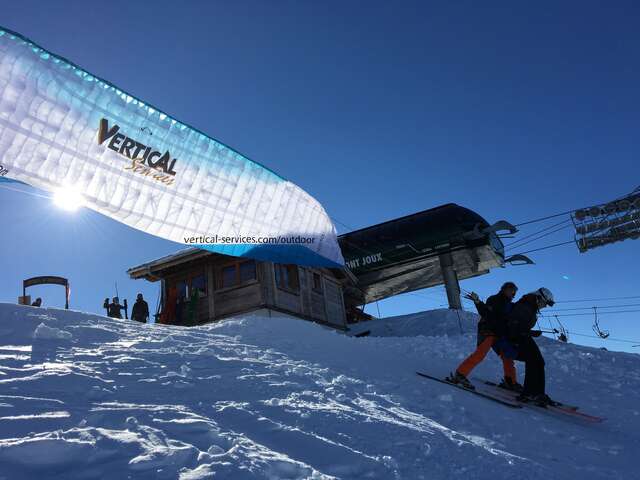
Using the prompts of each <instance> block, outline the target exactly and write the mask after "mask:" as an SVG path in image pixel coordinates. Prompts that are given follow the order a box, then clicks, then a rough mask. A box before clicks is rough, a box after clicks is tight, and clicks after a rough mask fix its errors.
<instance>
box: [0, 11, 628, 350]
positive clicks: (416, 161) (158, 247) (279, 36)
mask: <svg viewBox="0 0 640 480" xmlns="http://www.w3.org/2000/svg"><path fill="white" fill-rule="evenodd" d="M639 20H640V6H638V4H637V3H635V2H623V1H620V2H615V4H606V3H604V2H583V1H581V2H506V1H505V2H426V1H425V2H408V1H406V2H379V3H378V2H342V1H341V2H338V1H329V2H311V1H308V2H285V1H278V2H275V1H273V2H267V1H258V2H245V1H239V2H203V1H202V2H196V1H192V2H180V3H177V2H162V1H160V2H153V3H151V2H120V1H112V2H108V3H97V4H95V5H93V6H89V5H88V4H87V3H86V2H73V1H66V2H58V3H56V4H55V8H51V7H50V8H44V7H43V3H42V2H35V1H22V2H19V3H16V2H14V3H12V4H11V6H10V7H6V8H4V9H3V15H2V20H1V22H2V25H3V26H5V27H7V28H9V29H12V30H15V31H17V32H19V33H21V34H23V35H25V36H27V37H29V38H31V39H32V40H34V41H35V42H36V43H38V44H40V45H42V46H43V47H45V48H47V49H48V50H50V51H52V52H54V53H57V54H59V55H62V56H64V57H66V58H68V59H70V60H71V61H73V62H75V63H77V64H78V65H80V66H82V67H83V68H85V69H86V70H87V71H89V72H91V73H94V74H96V75H98V76H100V77H102V78H105V79H107V80H109V81H111V82H113V83H114V84H115V85H117V86H119V87H121V88H122V89H124V90H125V91H127V92H130V93H131V94H133V95H135V96H137V97H139V98H141V99H143V100H145V101H147V102H149V103H151V104H154V105H157V106H158V107H159V108H161V109H162V110H164V111H166V112H167V113H170V114H171V115H173V116H174V117H175V118H178V119H180V120H181V121H183V122H185V123H187V124H189V125H192V126H194V127H196V128H198V129H200V130H202V131H204V132H206V133H207V134H209V135H211V136H213V137H214V138H217V139H219V140H220V141H222V142H224V143H226V144H228V145H231V146H233V147H234V148H236V149H237V150H239V151H240V152H242V153H243V154H245V155H247V156H248V157H250V158H252V159H254V160H256V161H257V162H260V163H262V164H264V165H265V166H267V167H269V168H271V169H273V170H275V171H276V172H278V173H280V174H281V175H283V176H284V177H286V178H288V179H290V180H291V181H293V182H295V183H297V184H298V185H300V186H301V187H302V188H304V189H305V190H307V191H308V192H309V193H311V194H312V195H313V196H315V197H316V198H317V199H318V200H320V202H322V203H323V205H324V206H325V208H326V209H327V211H328V212H329V214H330V215H331V216H332V217H333V218H334V219H336V220H337V221H338V222H339V223H337V226H338V228H339V230H340V231H341V232H343V231H347V230H348V229H347V228H346V227H345V225H348V226H349V227H352V228H360V227H364V226H367V225H371V224H374V223H378V222H381V221H384V220H388V219H391V218H395V217H398V216H401V215H406V214H409V213H413V212H416V211H420V210H423V209H426V208H431V207H434V206H437V205H440V204H443V203H448V202H455V203H458V204H460V205H464V206H466V207H469V208H471V209H473V210H475V211H477V212H478V213H480V214H481V215H482V216H484V217H485V218H486V219H487V220H488V221H490V222H494V221H496V220H499V219H506V220H509V221H511V222H513V223H520V222H524V221H527V220H530V219H533V218H538V217H541V216H544V215H546V214H552V213H556V212H561V211H565V210H570V209H573V208H579V207H583V206H587V205H591V204H594V203H598V202H602V201H607V200H610V199H612V198H615V197H618V196H620V195H623V194H625V193H628V192H630V191H631V190H633V189H634V188H636V187H637V186H638V185H640V162H639V158H638V152H639V150H640V149H639V147H640V141H639V138H640V137H639V135H638V133H637V127H638V124H639V120H640V93H639V90H638V85H639V84H640V57H638V55H637V52H638V51H639V50H640V33H638V29H637V25H638V21H639ZM0 205H1V206H2V207H1V210H0V211H1V212H2V225H3V234H2V236H1V238H2V243H1V247H0V265H2V272H3V275H2V276H1V277H0V300H2V301H15V300H16V297H17V296H18V295H19V294H20V290H21V286H20V285H21V280H22V279H23V278H26V277H29V276H32V275H38V274H58V275H64V276H67V277H69V278H70V279H71V283H72V302H71V303H72V307H74V308H78V309H83V310H88V311H95V312H99V311H101V304H102V300H103V299H104V297H106V296H112V295H113V294H114V282H116V281H117V282H118V287H119V291H120V296H121V297H128V298H130V299H132V298H133V297H134V296H135V293H137V292H138V291H142V292H143V293H145V296H146V297H148V298H149V299H151V301H150V305H151V306H152V308H153V306H154V305H155V303H156V298H157V294H158V289H157V285H155V284H153V285H152V284H148V283H146V282H142V281H137V282H134V281H131V280H128V278H127V276H126V274H125V270H126V269H127V268H128V267H130V266H133V265H136V264H139V263H141V262H144V261H146V260H149V259H153V258H156V257H158V256H161V255H164V254H167V253H171V252H173V251H175V250H176V247H177V246H176V245H175V244H172V243H170V242H166V241H163V240H160V239H157V238H154V237H151V236H149V235H146V234H144V233H142V232H139V231H135V230H132V229H130V228H128V227H125V226H123V225H121V224H119V223H117V222H115V221H112V220H110V219H107V218H105V217H102V216H101V215H99V214H96V213H93V212H91V211H80V212H78V213H75V214H69V213H67V212H63V211H61V210H59V209H57V208H56V207H54V206H53V205H52V204H51V202H50V201H49V200H46V199H43V198H40V197H36V196H33V195H26V194H20V193H16V192H12V191H7V190H5V189H0ZM554 221H557V220H554ZM551 223H553V221H552V222H550V223H546V224H545V223H543V224H535V225H532V226H530V227H526V228H523V230H522V234H527V233H530V232H533V231H535V230H536V229H538V228H542V227H544V226H548V225H550V224H551ZM571 239H572V235H571V230H570V229H565V230H563V231H560V232H558V233H557V234H555V235H552V236H550V237H547V238H545V239H543V240H540V241H539V242H536V243H532V244H530V245H527V246H526V247H525V248H523V249H524V250H526V249H529V248H536V247H539V246H545V245H549V244H551V243H556V242H560V241H568V240H571ZM639 253H640V242H639V241H631V240H629V241H626V242H623V243H619V244H615V245H610V246H607V247H604V248H601V249H596V250H593V251H591V252H588V253H585V254H580V253H578V251H577V248H576V247H575V246H573V245H569V246H563V247H558V248H555V249H550V250H547V251H542V252H536V253H533V254H531V256H532V258H534V260H535V261H536V262H537V265H535V266H528V267H508V268H505V269H500V270H496V271H493V272H492V273H491V275H487V276H484V277H481V278H478V279H473V280H469V281H464V282H463V284H462V287H463V288H465V289H467V290H472V289H473V290H476V291H478V292H479V293H480V294H481V295H482V296H488V295H490V294H491V293H493V292H494V291H495V290H496V289H497V287H498V286H499V285H500V284H501V283H502V282H503V281H505V280H514V281H516V282H517V283H518V284H519V285H520V286H521V292H524V291H527V290H532V289H534V288H537V287H540V286H546V287H548V288H550V289H551V290H552V291H553V292H554V294H555V295H556V297H557V298H558V299H559V300H562V299H567V300H569V299H571V300H572V299H591V298H598V299H600V298H609V297H624V296H636V295H640V281H639V280H638V266H639V265H640V261H639V260H638V258H639V255H638V254H639ZM37 292H41V294H42V295H43V296H44V297H45V301H46V302H47V303H48V304H50V305H61V304H62V303H63V298H62V297H63V295H62V289H61V288H60V287H59V289H58V290H56V288H55V287H40V290H38V289H37V288H36V289H34V290H33V294H34V295H35V294H37ZM443 303H445V296H444V294H443V292H442V289H432V290H427V291H423V292H420V293H419V294H414V295H404V296H400V297H396V298H393V299H390V300H387V301H383V302H380V304H379V305H378V306H376V305H370V306H368V307H367V311H370V312H372V313H377V307H379V308H380V312H381V314H382V315H384V316H387V315H394V314H402V313H409V312H414V311H418V310H425V309H429V308H434V307H436V306H439V305H441V304H443ZM635 303H638V304H640V298H637V299H632V300H624V301H623V300H616V301H594V302H585V303H575V304H574V303H571V304H566V305H562V304H558V308H560V307H561V305H562V307H563V308H570V307H590V306H592V305H598V306H603V305H616V304H620V305H622V304H635ZM630 309H633V308H630ZM635 309H640V307H635ZM614 310H618V309H614ZM585 312H586V311H585ZM566 313H571V312H566ZM575 313H582V311H580V312H579V311H576V312H575ZM638 315H639V314H638V313H629V314H622V315H620V314H612V315H609V316H607V315H602V316H601V325H602V327H603V328H604V329H608V330H610V331H611V337H615V338H622V339H632V340H638V341H639V342H638V343H640V319H639V316H638ZM562 321H563V323H564V324H565V326H567V328H568V329H569V330H570V331H572V332H578V333H585V334H592V331H591V324H592V321H593V318H592V317H590V316H579V317H562ZM571 340H572V341H575V342H579V343H586V344H591V345H598V346H606V347H607V348H611V349H623V350H628V351H638V350H640V348H635V349H634V348H632V347H631V344H625V343H622V342H620V343H616V342H611V341H600V340H594V339H590V338H588V337H578V336H573V337H572V338H571Z"/></svg>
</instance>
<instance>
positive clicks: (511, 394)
mask: <svg viewBox="0 0 640 480" xmlns="http://www.w3.org/2000/svg"><path fill="white" fill-rule="evenodd" d="M482 383H484V384H485V385H489V386H490V387H494V388H495V389H496V390H497V391H498V392H500V393H503V394H504V395H508V396H509V398H513V399H515V398H516V397H517V396H518V395H520V392H515V391H513V390H509V389H506V388H503V387H501V386H500V385H499V384H497V383H495V382H491V381H489V380H484V381H483V382H482ZM554 401H555V400H554ZM557 404H558V405H557V406H558V407H563V408H567V409H569V410H573V411H576V410H578V409H579V408H580V407H577V406H575V405H568V404H566V403H563V402H557Z"/></svg>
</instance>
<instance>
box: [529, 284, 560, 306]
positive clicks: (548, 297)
mask: <svg viewBox="0 0 640 480" xmlns="http://www.w3.org/2000/svg"><path fill="white" fill-rule="evenodd" d="M533 293H535V294H536V296H537V297H538V298H540V299H541V300H542V301H543V302H544V304H545V305H546V306H549V307H553V305H554V304H555V303H556V302H555V300H554V299H553V293H551V290H549V289H548V288H544V287H542V288H539V289H538V290H536V291H535V292H533Z"/></svg>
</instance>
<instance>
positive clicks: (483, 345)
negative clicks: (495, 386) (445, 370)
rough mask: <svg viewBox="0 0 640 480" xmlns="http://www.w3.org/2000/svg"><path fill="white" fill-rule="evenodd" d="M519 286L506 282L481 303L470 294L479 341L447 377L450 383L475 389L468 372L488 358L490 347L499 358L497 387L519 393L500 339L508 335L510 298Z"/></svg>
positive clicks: (474, 294)
mask: <svg viewBox="0 0 640 480" xmlns="http://www.w3.org/2000/svg"><path fill="white" fill-rule="evenodd" d="M517 291H518V287H517V286H516V284H515V283H513V282H506V283H504V284H503V285H502V287H500V291H499V292H498V293H497V294H495V295H492V296H491V297H489V298H488V299H487V302H486V303H483V302H482V301H481V300H480V298H479V297H478V295H477V294H476V293H473V292H472V293H471V294H470V295H469V297H468V298H470V299H471V300H473V303H475V305H476V309H477V310H478V313H479V314H480V316H481V318H480V321H479V322H478V342H477V348H476V350H475V351H474V352H473V353H472V354H471V355H469V356H468V357H467V358H466V359H465V360H464V361H463V362H462V363H461V364H460V365H459V366H458V368H457V369H456V371H455V373H453V374H451V375H450V376H449V377H447V380H448V381H449V382H452V383H456V384H460V385H462V386H463V387H465V388H471V389H473V388H475V387H474V386H473V385H472V383H471V382H470V381H469V379H468V378H467V377H468V376H469V374H470V373H471V371H472V370H473V369H474V368H475V367H476V366H477V365H478V364H479V363H480V362H482V360H484V358H485V357H486V356H487V353H488V352H489V350H490V349H491V348H493V349H494V351H495V352H496V353H497V354H498V355H499V356H500V358H502V366H503V368H504V379H503V380H502V383H501V384H500V385H501V386H502V387H504V388H507V389H509V390H515V391H521V390H522V385H520V384H519V383H518V382H517V380H516V368H515V366H514V363H513V355H511V358H509V357H507V356H506V355H505V354H504V352H503V348H504V347H505V346H506V345H505V344H504V342H502V341H501V339H502V338H503V337H504V336H505V335H506V334H507V323H506V316H507V314H508V313H509V312H510V311H511V309H512V308H513V299H514V297H515V296H516V292H517Z"/></svg>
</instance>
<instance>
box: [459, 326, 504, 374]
mask: <svg viewBox="0 0 640 480" xmlns="http://www.w3.org/2000/svg"><path fill="white" fill-rule="evenodd" d="M497 341H498V337H496V336H495V335H489V336H487V337H486V338H485V339H484V340H483V341H482V342H481V343H480V344H479V345H478V347H477V348H476V351H475V352H473V353H472V354H471V355H469V356H468V357H467V358H465V360H464V361H463V362H462V363H461V364H460V366H459V367H458V368H457V371H458V372H460V373H461V374H463V375H464V376H465V377H468V376H469V374H470V373H471V370H473V369H474V368H475V367H476V366H477V365H478V364H479V363H480V362H482V360H484V357H486V356H487V353H488V352H489V350H491V347H493V344H494V343H496V342H497ZM500 358H501V359H502V366H503V367H504V378H509V379H511V381H512V382H513V383H516V367H515V365H514V363H513V360H512V359H510V358H506V357H505V356H504V355H500Z"/></svg>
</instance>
